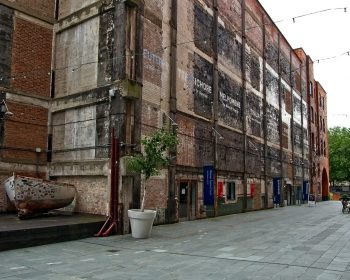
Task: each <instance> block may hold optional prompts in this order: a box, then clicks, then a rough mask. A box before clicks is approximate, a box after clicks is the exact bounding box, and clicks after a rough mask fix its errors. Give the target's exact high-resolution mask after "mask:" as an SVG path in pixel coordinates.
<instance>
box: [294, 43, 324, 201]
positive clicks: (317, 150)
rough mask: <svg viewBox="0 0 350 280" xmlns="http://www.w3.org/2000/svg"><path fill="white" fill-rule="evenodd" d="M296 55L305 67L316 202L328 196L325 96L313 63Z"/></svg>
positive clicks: (300, 53)
mask: <svg viewBox="0 0 350 280" xmlns="http://www.w3.org/2000/svg"><path fill="white" fill-rule="evenodd" d="M296 53H297V54H298V56H299V58H300V59H301V60H302V61H303V63H304V64H305V65H306V67H307V85H308V88H307V96H308V97H307V99H308V114H309V123H308V126H309V127H308V128H309V143H310V153H309V162H310V164H309V167H310V169H309V174H311V176H310V177H311V179H310V180H309V182H308V184H309V186H308V187H309V191H310V193H311V194H313V195H315V196H316V198H317V200H327V199H328V195H329V159H328V136H327V133H328V127H327V94H326V92H325V90H324V89H323V88H322V86H321V84H320V83H319V82H318V81H316V80H315V78H314V73H313V72H314V71H313V61H312V59H311V58H310V56H308V55H307V54H306V53H305V52H304V51H303V49H300V48H299V49H297V50H296Z"/></svg>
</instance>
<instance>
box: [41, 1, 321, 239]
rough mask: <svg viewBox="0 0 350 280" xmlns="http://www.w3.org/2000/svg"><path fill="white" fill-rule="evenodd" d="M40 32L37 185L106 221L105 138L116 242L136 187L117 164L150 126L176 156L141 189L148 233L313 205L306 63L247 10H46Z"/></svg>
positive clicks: (205, 4)
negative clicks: (40, 162) (47, 26)
mask: <svg viewBox="0 0 350 280" xmlns="http://www.w3.org/2000/svg"><path fill="white" fill-rule="evenodd" d="M54 30H55V34H54V48H53V49H54V55H53V66H52V68H53V70H54V71H53V73H54V74H53V84H52V91H51V97H52V98H51V103H50V118H49V120H50V121H49V143H51V142H50V141H51V140H50V139H52V149H51V148H48V150H50V153H49V155H50V157H49V159H50V163H49V165H48V168H49V169H48V170H49V171H48V175H49V177H50V178H51V179H55V180H60V181H67V182H71V183H74V184H75V185H76V186H77V189H78V196H77V204H76V210H77V211H79V212H88V213H95V214H104V215H106V214H108V207H109V201H110V200H111V199H110V188H111V179H110V178H111V172H113V170H111V165H110V154H111V148H110V143H111V132H112V130H114V131H115V135H116V136H117V137H118V139H119V141H121V142H122V143H123V145H121V147H120V157H121V159H120V160H118V164H120V178H119V180H118V182H119V184H118V188H119V189H118V194H119V201H118V209H119V212H120V213H121V216H120V217H119V220H120V224H119V226H120V227H122V230H123V231H124V232H127V231H128V229H129V226H128V221H127V217H126V214H125V213H126V212H127V211H126V210H127V209H129V208H131V207H133V208H134V207H138V206H139V204H140V179H141V178H140V177H139V176H135V175H133V174H129V173H127V172H126V171H125V166H124V163H123V162H124V161H123V157H124V155H126V154H132V153H134V152H138V151H140V139H141V138H142V137H144V136H146V135H150V134H151V133H152V131H154V130H155V129H157V128H160V127H165V128H166V129H171V130H174V131H175V130H176V131H177V134H178V137H179V139H180V143H179V145H178V147H177V154H176V155H175V157H174V162H173V164H171V165H170V166H169V167H168V168H167V169H164V170H163V172H162V174H161V175H160V176H157V177H153V178H151V180H150V182H149V184H150V185H152V187H150V188H148V189H149V193H148V195H147V200H146V207H150V208H154V209H157V210H158V216H157V223H168V222H169V223H170V222H175V221H178V220H186V219H196V218H202V217H208V216H213V215H225V214H231V213H238V212H242V211H251V210H259V209H266V208H271V207H274V205H280V206H287V205H293V204H298V203H301V202H302V200H303V198H305V199H306V198H307V195H306V194H307V191H308V189H309V185H311V190H312V192H314V189H313V186H314V184H313V183H312V184H310V175H309V174H310V170H311V169H312V168H311V167H310V164H309V163H310V162H311V161H312V160H313V157H312V155H310V148H309V141H310V136H309V133H310V131H311V130H312V131H314V133H315V131H316V130H315V129H314V128H313V127H311V126H310V122H309V121H310V119H309V108H310V105H309V104H310V102H311V101H310V99H309V97H310V96H309V94H308V92H309V80H310V75H311V76H312V80H310V81H313V69H312V64H311V63H308V62H307V61H308V57H307V56H306V55H305V54H304V53H303V51H302V50H301V51H298V50H297V51H294V50H293V49H292V47H291V46H290V45H289V43H288V41H287V40H286V38H285V37H284V36H283V35H282V34H281V33H280V31H279V30H278V28H277V27H276V26H275V24H274V23H273V22H272V20H271V18H270V17H269V15H268V14H267V13H266V11H265V10H264V9H263V7H262V6H261V5H260V3H259V2H258V1H255V0H253V1H241V0H232V1H216V0H202V1H195V0H184V1H176V0H172V1H159V0H147V1H141V0H126V1H112V0H110V1H98V0H95V1H82V0H76V1H56V21H55V26H54ZM301 53H302V55H301ZM315 86H316V85H315ZM313 106H314V105H313ZM317 110H318V111H317V112H319V110H320V109H319V108H318V109H317ZM322 113H324V114H326V110H325V109H323V107H322ZM323 117H324V120H325V122H326V115H324V116H323ZM318 118H319V116H318ZM322 124H323V120H322ZM324 127H326V124H325V125H324ZM322 135H323V140H322V141H323V143H325V142H326V139H327V135H326V134H325V133H323V134H322ZM325 145H326V144H325ZM50 147H51V144H50ZM325 168H326V167H325ZM325 170H326V172H327V174H328V171H327V168H326V169H325ZM209 175H210V176H209ZM320 178H321V177H317V180H320ZM327 180H328V179H327ZM212 191H214V195H213V193H212ZM322 193H323V194H325V193H326V190H324V192H322Z"/></svg>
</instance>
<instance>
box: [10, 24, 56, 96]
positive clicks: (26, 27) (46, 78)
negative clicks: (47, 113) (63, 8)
mask: <svg viewBox="0 0 350 280" xmlns="http://www.w3.org/2000/svg"><path fill="white" fill-rule="evenodd" d="M14 30H15V32H14V34H13V42H12V73H11V75H12V77H13V79H12V82H11V87H12V88H13V89H14V90H16V91H20V92H25V93H29V94H32V95H38V96H45V97H49V96H50V79H51V76H50V70H51V52H52V28H48V27H46V26H45V27H44V26H41V25H39V24H36V23H34V22H31V21H28V20H25V19H22V18H20V17H14Z"/></svg>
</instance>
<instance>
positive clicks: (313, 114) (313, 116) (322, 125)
mask: <svg viewBox="0 0 350 280" xmlns="http://www.w3.org/2000/svg"><path fill="white" fill-rule="evenodd" d="M316 118H317V117H316V112H315V111H314V108H313V107H312V106H311V107H310V120H311V122H312V123H314V122H315V120H316ZM320 130H321V131H323V132H326V121H325V119H324V118H322V117H321V116H320Z"/></svg>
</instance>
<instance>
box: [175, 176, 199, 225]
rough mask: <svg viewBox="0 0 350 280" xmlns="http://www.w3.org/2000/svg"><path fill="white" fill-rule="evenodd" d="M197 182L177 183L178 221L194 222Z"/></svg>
mask: <svg viewBox="0 0 350 280" xmlns="http://www.w3.org/2000/svg"><path fill="white" fill-rule="evenodd" d="M196 186H197V182H196V181H181V182H180V183H179V220H180V221H186V220H194V219H195V218H196V215H197V203H196V202H197V188H196Z"/></svg>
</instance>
